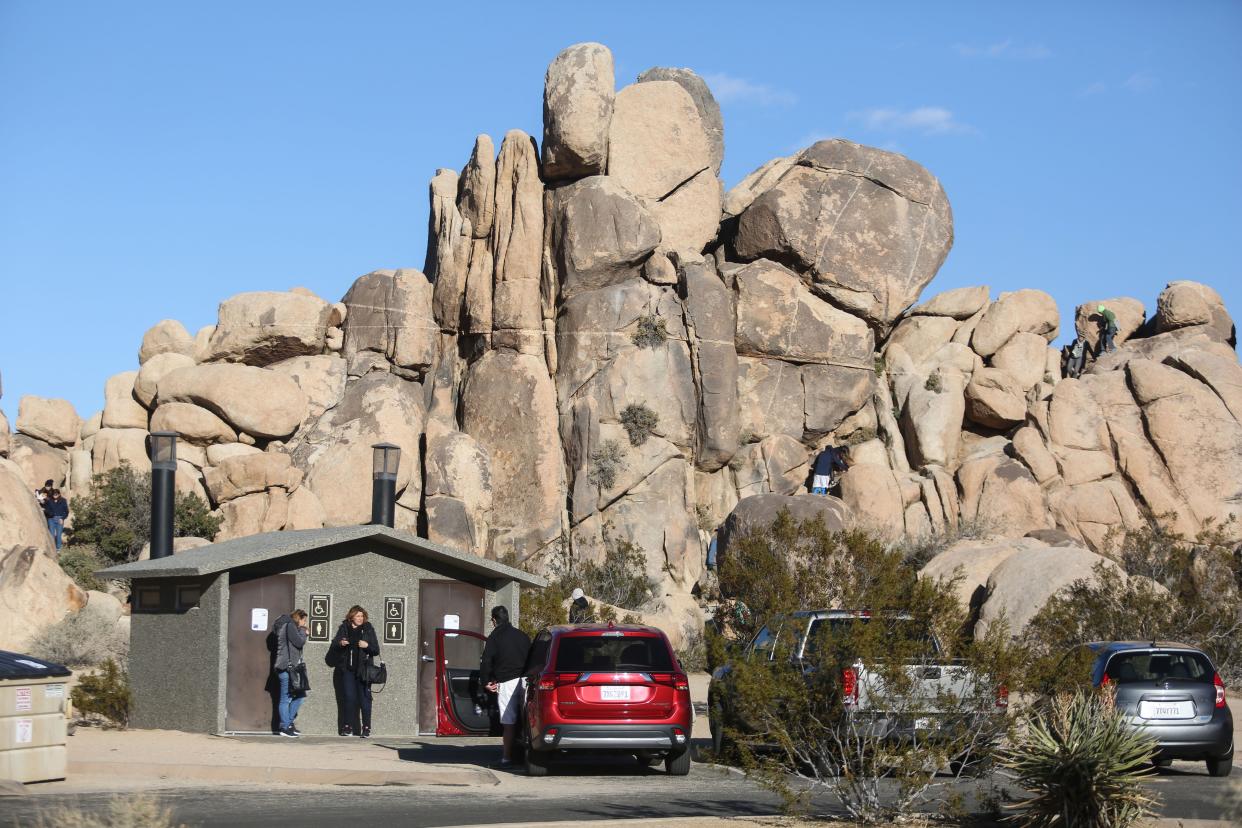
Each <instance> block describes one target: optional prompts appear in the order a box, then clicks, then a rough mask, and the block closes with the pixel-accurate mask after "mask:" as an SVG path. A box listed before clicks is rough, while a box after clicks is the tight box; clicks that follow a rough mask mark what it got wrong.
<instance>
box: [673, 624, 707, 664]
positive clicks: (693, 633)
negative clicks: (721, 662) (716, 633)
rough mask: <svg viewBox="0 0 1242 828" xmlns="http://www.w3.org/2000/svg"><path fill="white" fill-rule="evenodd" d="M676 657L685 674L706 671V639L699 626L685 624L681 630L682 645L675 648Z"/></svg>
mask: <svg viewBox="0 0 1242 828" xmlns="http://www.w3.org/2000/svg"><path fill="white" fill-rule="evenodd" d="M676 656H677V662H678V663H679V664H681V669H683V670H685V671H686V672H687V673H702V672H705V671H706V670H707V668H708V663H707V637H706V634H705V633H704V630H703V627H702V626H701V625H699V624H693V623H691V622H689V621H687V622H686V624H685V626H684V627H683V628H682V645H681V647H679V648H677V651H676Z"/></svg>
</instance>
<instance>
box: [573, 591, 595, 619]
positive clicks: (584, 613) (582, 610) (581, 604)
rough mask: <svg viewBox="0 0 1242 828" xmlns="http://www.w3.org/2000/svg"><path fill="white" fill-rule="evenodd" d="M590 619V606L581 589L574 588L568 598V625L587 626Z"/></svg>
mask: <svg viewBox="0 0 1242 828" xmlns="http://www.w3.org/2000/svg"><path fill="white" fill-rule="evenodd" d="M591 618H592V613H591V604H590V602H589V601H587V597H586V593H585V592H583V591H582V587H574V591H573V592H572V593H570V596H569V623H571V624H587V623H590V621H591Z"/></svg>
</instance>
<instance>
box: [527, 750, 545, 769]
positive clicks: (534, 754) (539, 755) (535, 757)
mask: <svg viewBox="0 0 1242 828" xmlns="http://www.w3.org/2000/svg"><path fill="white" fill-rule="evenodd" d="M526 775H527V776H547V775H548V757H547V755H546V754H544V753H543V751H539V750H531V749H530V748H527V750H526Z"/></svg>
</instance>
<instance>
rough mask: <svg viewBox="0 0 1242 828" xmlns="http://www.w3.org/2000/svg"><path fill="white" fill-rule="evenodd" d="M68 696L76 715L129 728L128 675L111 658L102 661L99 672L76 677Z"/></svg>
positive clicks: (129, 699)
mask: <svg viewBox="0 0 1242 828" xmlns="http://www.w3.org/2000/svg"><path fill="white" fill-rule="evenodd" d="M70 697H71V698H72V699H73V707H74V709H75V710H77V711H78V712H79V713H84V714H87V715H96V716H102V717H103V718H104V719H107V720H108V721H109V722H112V723H113V724H114V725H116V726H117V727H122V728H123V727H126V726H128V725H129V707H130V702H131V696H130V691H129V673H128V672H126V671H125V670H123V669H121V668H120V667H118V666H117V663H116V662H115V661H113V660H112V659H108V660H106V661H104V663H103V665H102V666H101V667H100V669H99V672H97V673H92V674H89V675H84V676H82V677H81V678H79V679H78V684H77V686H76V687H74V688H73V690H72V691H71V693H70Z"/></svg>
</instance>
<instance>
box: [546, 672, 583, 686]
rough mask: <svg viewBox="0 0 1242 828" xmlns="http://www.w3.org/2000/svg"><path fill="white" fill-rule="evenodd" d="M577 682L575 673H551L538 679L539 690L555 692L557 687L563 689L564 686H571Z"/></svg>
mask: <svg viewBox="0 0 1242 828" xmlns="http://www.w3.org/2000/svg"><path fill="white" fill-rule="evenodd" d="M577 680H578V674H577V673H552V674H548V675H542V676H540V677H539V689H540V690H555V689H556V688H558V687H564V686H565V685H566V684H573V683H574V682H575V681H577Z"/></svg>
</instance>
